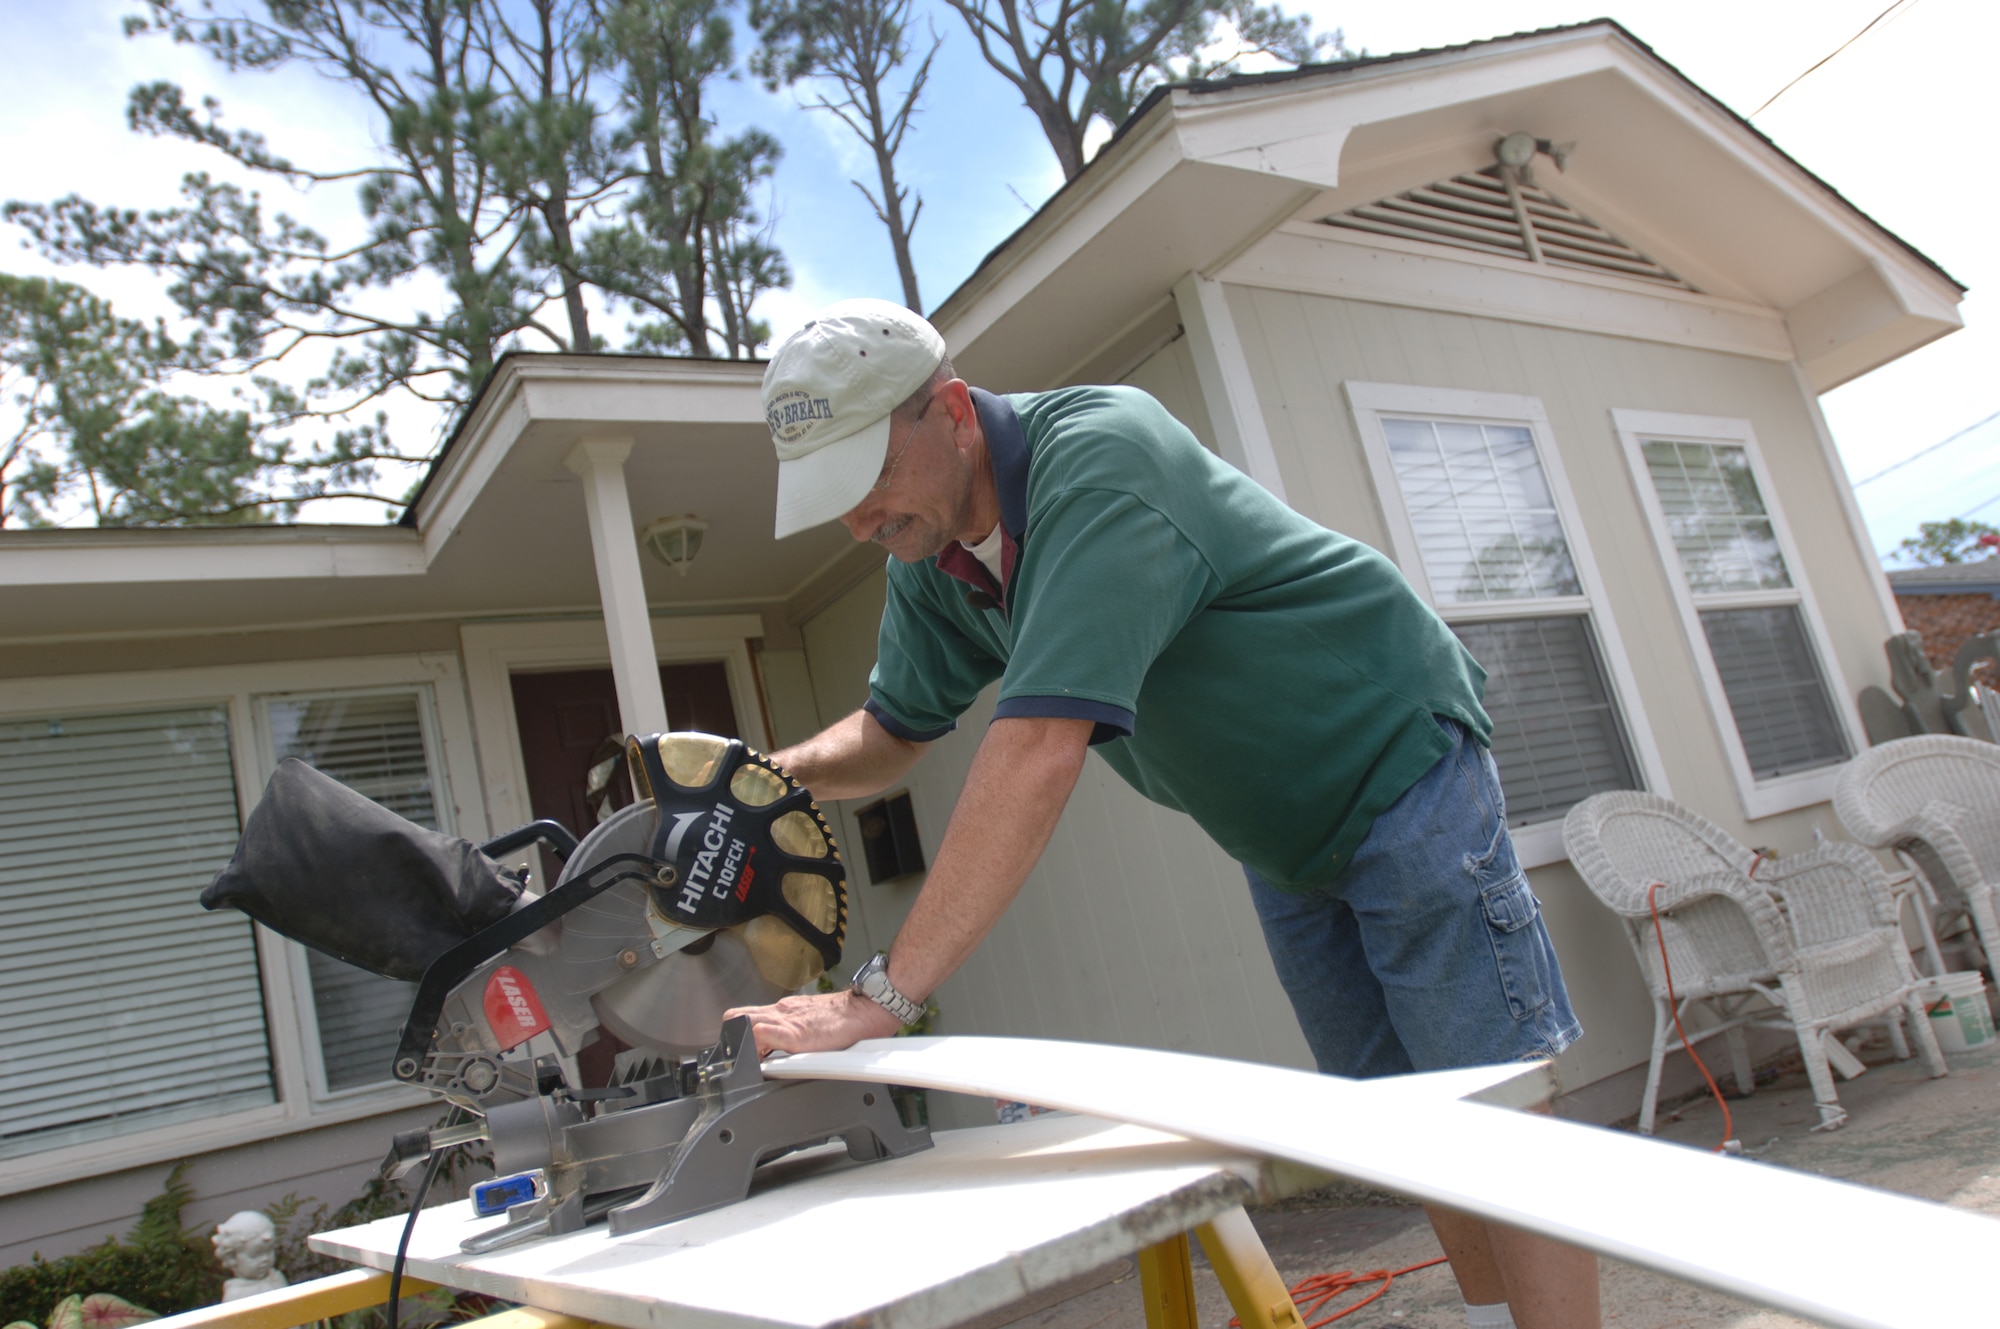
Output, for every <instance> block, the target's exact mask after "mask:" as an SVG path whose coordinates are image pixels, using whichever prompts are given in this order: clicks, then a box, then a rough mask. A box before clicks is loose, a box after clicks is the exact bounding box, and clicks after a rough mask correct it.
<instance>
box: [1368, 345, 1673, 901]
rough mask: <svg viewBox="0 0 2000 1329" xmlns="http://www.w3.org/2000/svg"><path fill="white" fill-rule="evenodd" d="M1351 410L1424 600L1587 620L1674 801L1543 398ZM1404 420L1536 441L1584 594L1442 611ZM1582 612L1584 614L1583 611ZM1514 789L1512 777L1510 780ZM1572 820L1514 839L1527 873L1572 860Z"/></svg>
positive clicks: (1635, 739) (1469, 611)
mask: <svg viewBox="0 0 2000 1329" xmlns="http://www.w3.org/2000/svg"><path fill="white" fill-rule="evenodd" d="M1341 386H1342V388H1343V389H1344V390H1345V391H1346V394H1347V401H1348V408H1349V410H1350V412H1351V413H1352V415H1353V417H1354V423H1355V427H1356V428H1357V430H1358V431H1359V433H1360V435H1361V448H1362V452H1363V454H1364V455H1365V456H1366V457H1367V459H1368V470H1369V474H1370V477H1371V478H1372V479H1373V481H1374V485H1375V497H1376V502H1377V506H1378V507H1379V509H1380V510H1381V513H1382V518H1383V523H1384V525H1385V527H1386V528H1387V530H1388V533H1389V545H1390V548H1389V551H1388V552H1389V554H1390V556H1391V557H1393V558H1394V559H1395V561H1396V565H1397V566H1398V567H1399V568H1401V569H1402V572H1403V575H1404V576H1405V577H1407V578H1408V579H1409V581H1410V585H1411V586H1412V587H1413V588H1414V589H1415V590H1416V592H1417V594H1418V595H1420V596H1422V597H1423V600H1424V603H1426V604H1428V605H1429V606H1430V607H1431V608H1432V609H1433V610H1435V611H1436V612H1437V615H1438V617H1440V618H1442V619H1443V620H1444V621H1445V622H1446V623H1452V622H1457V621H1464V622H1493V621H1496V620H1501V619H1524V618H1552V617H1581V618H1583V619H1585V620H1586V623H1587V630H1588V631H1589V632H1590V633H1591V635H1592V638H1593V640H1594V644H1595V646H1596V649H1597V653H1598V656H1599V659H1600V661H1601V663H1602V664H1603V666H1604V685H1605V689H1606V691H1608V692H1609V693H1610V696H1611V704H1612V707H1613V709H1614V713H1615V715H1616V718H1617V721H1618V723H1619V725H1620V727H1621V728H1622V729H1623V730H1624V733H1625V739H1626V742H1627V743H1628V744H1629V745H1630V749H1631V758H1632V764H1633V767H1634V770H1635V773H1636V774H1637V776H1638V778H1639V782H1640V784H1641V786H1642V787H1643V788H1645V789H1647V790H1651V791H1653V792H1655V793H1658V794H1662V795H1665V796H1667V797H1671V796H1672V795H1671V793H1670V791H1669V786H1668V782H1667V775H1666V768H1665V764H1664V762H1662V760H1661V758H1660V751H1659V746H1658V744H1657V743H1656V742H1655V741H1654V739H1653V732H1652V727H1651V725H1650V724H1648V722H1647V720H1646V714H1645V709H1644V707H1643V706H1641V704H1640V701H1639V685H1638V680H1637V678H1636V677H1635V676H1634V675H1633V673H1632V669H1631V665H1630V663H1629V661H1628V657H1627V655H1626V653H1625V646H1624V639H1623V637H1622V636H1621V635H1620V633H1619V631H1618V624H1617V619H1616V616H1615V615H1614V614H1613V613H1612V610H1611V597H1610V595H1609V593H1608V592H1607V591H1606V589H1605V585H1604V579H1603V576H1602V574H1601V573H1600V571H1599V569H1598V565H1597V559H1596V557H1595V556H1594V555H1593V553H1592V552H1591V546H1590V538H1589V534H1588V532H1587V531H1586V530H1585V528H1584V524H1583V514H1582V511H1581V510H1580V509H1579V508H1578V507H1577V504H1576V499H1575V496H1574V495H1573V493H1572V492H1571V490H1570V484H1569V476H1568V473H1567V472H1566V471H1565V470H1564V468H1563V462H1562V454H1561V452H1560V451H1558V449H1557V448H1556V444H1555V435H1554V431H1553V430H1552V429H1551V428H1550V427H1549V417H1548V412H1547V410H1546V409H1544V407H1543V405H1542V401H1541V398H1539V397H1531V396H1525V395H1521V394H1516V393H1505V392H1477V391H1470V390H1466V389H1462V388H1440V387H1425V386H1420V385H1414V384H1401V383H1368V382H1358V381H1354V380H1348V381H1346V382H1343V383H1342V385H1341ZM1390 417H1400V418H1407V419H1417V420H1449V421H1453V422H1457V423H1466V424H1486V425H1499V426H1503V427H1511V428H1525V429H1527V430H1528V432H1529V434H1530V435H1531V436H1532V437H1533V439H1534V444H1535V457H1536V460H1537V461H1538V462H1539V463H1540V464H1541V468H1542V477H1543V479H1544V480H1545V481H1546V482H1547V483H1548V487H1549V493H1550V496H1551V497H1552V498H1553V500H1554V503H1555V508H1556V515H1557V517H1558V519H1559V520H1560V521H1561V522H1562V527H1563V538H1564V540H1565V541H1566V542H1567V544H1568V546H1569V554H1570V560H1571V562H1572V563H1573V564H1574V565H1575V567H1576V576H1577V582H1578V584H1579V586H1580V587H1581V593H1580V594H1577V595H1566V596H1542V597H1535V598H1523V599H1510V600H1481V601H1476V602H1469V603H1465V604H1452V605H1440V604H1439V603H1438V600H1437V595H1436V592H1435V591H1434V590H1433V589H1432V587H1431V581H1430V575H1429V573H1428V571H1427V570H1426V569H1425V568H1424V563H1423V553H1422V549H1421V547H1420V546H1419V544H1418V541H1417V535H1416V528H1415V525H1414V523H1413V522H1412V521H1411V518H1410V512H1409V505H1408V503H1407V502H1406V501H1405V500H1404V497H1403V490H1402V483H1401V481H1400V480H1399V479H1398V477H1397V475H1396V466H1395V461H1394V460H1393V458H1392V457H1391V456H1390V452H1389V438H1388V433H1387V431H1386V430H1385V429H1384V428H1383V420H1384V419H1385V418H1390ZM1579 611H1581V612H1579ZM1501 779H1502V782H1503V783H1504V781H1505V779H1506V772H1505V771H1502V772H1501ZM1562 825H1563V821H1562V818H1560V817H1557V818H1554V819H1553V820H1549V821H1541V822H1535V823H1532V824H1530V825H1527V826H1522V827H1519V828H1517V829H1516V830H1515V831H1514V832H1513V839H1514V852H1515V854H1516V856H1517V857H1518V858H1519V859H1520V861H1521V866H1523V867H1531V868H1532V867H1543V866H1546V865H1548V864H1550V863H1561V862H1565V861H1567V860H1568V857H1569V855H1568V853H1567V851H1566V850H1564V848H1563V843H1562Z"/></svg>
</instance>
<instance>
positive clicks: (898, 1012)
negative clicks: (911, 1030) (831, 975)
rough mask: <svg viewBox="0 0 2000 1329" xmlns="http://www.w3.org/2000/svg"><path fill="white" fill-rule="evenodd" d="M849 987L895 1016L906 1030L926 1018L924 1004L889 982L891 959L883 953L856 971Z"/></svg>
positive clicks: (877, 953) (878, 953) (880, 952)
mask: <svg viewBox="0 0 2000 1329" xmlns="http://www.w3.org/2000/svg"><path fill="white" fill-rule="evenodd" d="M847 986H848V987H849V988H850V989H852V990H853V991H855V992H858V993H860V994H861V995H862V996H864V997H866V998H868V1000H870V1001H872V1002H874V1003H875V1004H876V1005H877V1006H880V1007H881V1008H882V1009H883V1010H885V1011H887V1012H889V1014H891V1015H893V1016H895V1017H896V1022H897V1023H898V1024H900V1025H902V1026H904V1027H905V1028H908V1027H909V1026H910V1025H913V1024H915V1023H917V1022H918V1021H919V1020H921V1019H923V1018H924V1004H923V1003H922V1002H920V1001H911V1000H910V999H909V998H908V997H906V996H904V995H903V994H902V993H901V992H898V991H897V990H896V985H895V984H894V983H891V982H890V981H889V957H888V955H887V954H885V953H884V952H882V951H877V952H875V958H874V959H872V960H870V961H869V962H868V963H867V964H864V965H862V966H861V967H860V968H859V969H857V970H855V971H854V978H853V981H851V982H850V983H848V985H847Z"/></svg>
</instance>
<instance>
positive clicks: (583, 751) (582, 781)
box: [511, 660, 740, 839]
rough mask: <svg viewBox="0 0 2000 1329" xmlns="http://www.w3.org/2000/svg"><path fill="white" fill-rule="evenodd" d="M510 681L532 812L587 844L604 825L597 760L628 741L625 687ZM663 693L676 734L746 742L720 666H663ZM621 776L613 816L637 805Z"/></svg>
mask: <svg viewBox="0 0 2000 1329" xmlns="http://www.w3.org/2000/svg"><path fill="white" fill-rule="evenodd" d="M511 681H512V683H513V685H514V724H515V726H516V727H517V728H518V729H519V731H520V734H521V759H522V762H523V764H524V765H526V767H527V770H528V807H529V809H530V810H531V811H532V812H533V814H534V815H535V817H537V818H542V817H547V818H548V819H549V820H551V821H558V822H561V823H562V824H563V825H564V826H567V827H569V829H570V830H572V831H574V832H576V835H577V838H579V839H581V838H582V837H583V836H585V835H587V834H589V833H590V829H591V828H592V827H593V826H595V825H596V824H597V821H598V816H597V813H596V812H595V811H593V810H592V808H591V806H590V804H589V803H588V802H587V801H586V799H585V790H586V787H587V784H588V782H589V779H590V765H591V758H592V757H593V756H595V755H596V754H597V752H598V749H599V747H600V746H601V745H603V743H604V740H605V739H606V738H622V737H623V736H624V732H625V731H624V730H623V729H621V728H619V725H618V688H617V686H616V684H614V683H613V682H612V679H611V671H610V670H609V669H566V670H563V671H561V672H559V673H553V674H515V675H514V676H513V678H512V680H511ZM660 689H661V691H663V692H664V693H665V694H666V700H667V724H668V726H669V727H671V728H674V729H696V730H700V731H701V732H703V733H707V734H720V735H722V736H723V737H725V738H737V737H740V733H739V731H738V729H737V727H736V708H735V706H734V705H733V704H732V703H731V701H730V698H729V675H728V673H727V671H726V670H725V669H724V668H723V665H722V662H721V661H720V660H712V661H706V662H703V663H701V664H670V665H661V666H660ZM614 775H615V779H614V782H613V785H612V789H613V794H612V799H611V801H610V802H609V803H607V804H605V808H606V810H607V811H609V810H611V809H615V808H620V807H623V806H624V805H625V804H627V803H630V802H631V801H632V790H631V785H630V784H629V783H628V782H627V780H626V777H625V770H624V762H623V761H622V760H621V761H620V762H619V763H618V764H617V766H616V767H615V768H614Z"/></svg>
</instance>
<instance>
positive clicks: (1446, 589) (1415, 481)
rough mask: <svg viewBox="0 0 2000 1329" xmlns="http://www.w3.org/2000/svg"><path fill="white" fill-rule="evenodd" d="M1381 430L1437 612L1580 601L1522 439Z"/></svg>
mask: <svg viewBox="0 0 2000 1329" xmlns="http://www.w3.org/2000/svg"><path fill="white" fill-rule="evenodd" d="M1382 430H1383V433H1384V434H1385V435H1386V436H1387V439H1388V443H1389V457H1390V460H1391V461H1392V462H1393V463H1394V465H1395V468H1396V481H1397V484H1398V485H1399V486H1400V487H1401V489H1402V491H1403V503H1404V505H1405V507H1406V508H1407V509H1408V511H1409V515H1410V526H1411V528H1412V530H1413V531H1414V532H1415V534H1416V538H1417V548H1418V551H1419V556H1420V557H1421V558H1422V560H1423V565H1424V575H1425V576H1426V577H1427V578H1428V579H1429V580H1430V583H1431V593H1432V595H1433V596H1434V597H1435V598H1436V600H1437V602H1438V603H1439V604H1440V605H1449V604H1464V603H1468V602H1477V601H1487V600H1517V599H1529V598H1537V597H1544V596H1565V595H1578V594H1580V593H1581V587H1580V586H1579V585H1578V582H1577V576H1576V564H1575V563H1574V561H1572V559H1571V558H1570V552H1569V542H1568V541H1567V540H1566V539H1564V537H1563V529H1562V518H1561V516H1560V515H1558V513H1557V512H1556V504H1555V497H1554V495H1553V494H1551V492H1550V491H1549V485H1548V480H1547V478H1546V477H1545V476H1544V475H1543V473H1542V464H1541V460H1540V458H1538V457H1537V456H1536V455H1535V436H1534V434H1533V433H1532V432H1530V431H1529V430H1527V429H1526V428H1523V427H1522V426H1520V425H1489V424H1471V423H1465V422H1461V421H1448V420H1399V419H1394V418H1386V419H1384V420H1383V421H1382Z"/></svg>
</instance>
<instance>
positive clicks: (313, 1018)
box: [246, 682, 458, 1107]
mask: <svg viewBox="0 0 2000 1329" xmlns="http://www.w3.org/2000/svg"><path fill="white" fill-rule="evenodd" d="M326 697H414V698H415V699H416V703H417V726H418V733H419V735H420V737H421V740H422V742H423V748H424V762H425V764H426V765H427V766H428V767H429V768H430V771H431V774H432V778H433V779H435V780H436V782H437V788H436V790H435V791H434V792H433V798H434V799H435V802H436V806H437V821H438V825H437V829H438V830H440V831H442V832H443V833H444V834H446V835H457V834H458V817H457V815H456V811H457V810H456V808H455V806H454V799H453V797H452V789H453V787H454V786H453V782H452V779H451V772H450V770H449V769H448V768H447V767H446V765H445V753H444V742H443V739H442V736H441V735H440V733H439V723H438V714H437V710H438V706H437V690H436V688H435V687H433V686H432V685H431V684H430V683H429V682H411V683H403V684H377V685H373V686H368V685H360V686H353V687H330V688H328V687H312V688H290V689H286V690H283V691H272V692H265V691H259V692H252V693H250V694H249V699H250V713H251V718H252V721H253V723H254V724H255V726H256V733H255V735H254V737H255V741H256V757H257V763H258V764H257V780H256V784H255V788H256V789H257V790H258V791H259V792H261V791H262V790H263V788H264V786H265V785H266V784H268V783H269V782H270V779H271V776H272V775H273V774H274V773H275V772H276V771H277V769H278V749H277V741H276V737H275V735H274V734H273V733H272V729H271V713H270V708H269V703H271V702H273V701H316V700H319V699H321V698H326ZM246 815H247V814H246ZM280 942H281V944H282V945H283V947H284V949H285V954H286V959H287V963H286V966H285V967H286V971H287V981H288V982H289V984H290V986H291V989H292V994H291V995H292V1002H291V1004H292V1009H293V1011H294V1012H295V1017H294V1018H295V1019H296V1021H297V1024H298V1028H297V1031H296V1032H297V1037H298V1046H299V1051H300V1061H301V1065H302V1067H303V1069H304V1071H305V1080H306V1091H307V1093H308V1094H309V1095H310V1097H311V1100H312V1102H313V1104H314V1105H315V1106H316V1107H318V1106H336V1105H339V1104H344V1103H355V1102H363V1103H365V1102H368V1101H371V1100H373V1099H379V1098H381V1097H383V1096H384V1095H385V1094H386V1093H388V1092H390V1091H392V1090H393V1091H395V1092H396V1093H397V1094H399V1095H406V1094H407V1092H408V1090H407V1086H404V1085H401V1084H399V1083H397V1082H396V1081H395V1080H393V1079H392V1078H391V1077H390V1075H389V1071H388V1067H387V1065H386V1064H385V1065H384V1067H383V1070H382V1078H381V1079H380V1080H377V1081H371V1082H369V1083H368V1084H362V1085H354V1086H352V1087H350V1088H347V1089H330V1088H328V1087H327V1077H326V1057H325V1053H324V1050H323V1049H322V1048H321V1046H320V1038H319V1006H318V998H317V996H316V994H315V993H314V990H313V983H312V972H311V969H310V967H309V963H308V960H307V956H306V948H305V947H304V946H303V945H302V944H301V943H299V942H296V941H292V940H290V939H289V938H281V939H280ZM424 1098H426V1099H428V1098H429V1095H428V1094H426V1095H424Z"/></svg>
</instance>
